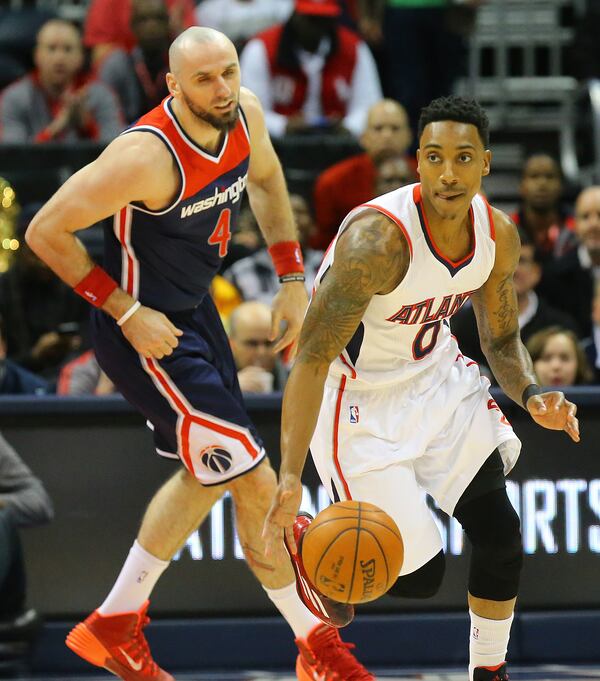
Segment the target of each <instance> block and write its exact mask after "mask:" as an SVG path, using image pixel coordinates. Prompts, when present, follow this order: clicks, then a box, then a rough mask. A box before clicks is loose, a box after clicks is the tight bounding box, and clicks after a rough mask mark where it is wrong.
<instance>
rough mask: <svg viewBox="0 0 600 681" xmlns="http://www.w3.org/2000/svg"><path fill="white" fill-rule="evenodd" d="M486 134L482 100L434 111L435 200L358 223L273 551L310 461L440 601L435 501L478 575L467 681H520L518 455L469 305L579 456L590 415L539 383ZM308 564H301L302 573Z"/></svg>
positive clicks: (412, 201) (333, 259) (316, 353)
mask: <svg viewBox="0 0 600 681" xmlns="http://www.w3.org/2000/svg"><path fill="white" fill-rule="evenodd" d="M487 147H488V120H487V116H486V114H485V112H484V111H483V109H482V108H481V107H480V106H479V105H478V104H477V103H476V102H473V101H470V100H465V99H462V98H459V97H448V98H441V99H437V100H434V101H433V102H432V103H431V104H430V105H429V106H428V107H426V108H425V109H424V110H423V112H422V115H421V119H420V125H419V151H418V156H417V158H418V164H419V173H420V177H421V183H420V184H416V185H411V186H408V187H402V188H401V189H397V190H395V191H392V192H390V193H389V194H385V195H383V196H380V197H378V198H376V199H374V200H373V201H372V202H371V203H369V204H367V205H363V206H359V207H358V208H356V209H354V210H353V211H352V212H351V213H350V214H349V215H348V216H347V217H346V219H345V220H344V221H343V223H342V225H341V226H340V229H339V232H338V235H337V237H336V239H335V240H334V241H333V243H332V244H331V246H330V248H329V250H328V252H327V254H326V257H325V260H324V262H323V265H322V266H321V270H320V272H319V275H318V278H317V284H316V290H315V293H314V295H313V300H312V302H311V305H310V308H309V311H308V313H307V316H306V319H305V321H304V326H303V330H302V332H301V339H300V347H299V354H298V358H297V361H296V364H295V366H294V368H293V370H292V373H291V375H290V378H289V381H288V384H287V388H286V391H285V395H284V403H283V423H282V438H281V445H282V464H281V470H280V475H279V487H278V490H277V493H276V495H275V497H274V500H273V503H272V506H271V510H270V512H269V515H268V516H267V521H266V524H265V536H266V539H267V550H270V548H271V547H273V548H274V547H275V546H276V543H277V542H278V541H280V540H281V533H282V530H283V531H284V532H285V538H286V541H287V544H288V546H289V547H290V550H291V551H292V552H294V551H295V550H296V546H297V542H298V539H299V538H300V537H301V536H302V532H303V530H304V529H306V524H302V523H301V521H300V520H297V521H296V522H295V523H294V518H295V517H296V513H297V511H298V507H299V504H300V499H301V494H302V488H301V484H300V477H301V473H302V469H303V467H304V462H305V459H306V455H307V452H308V449H309V446H310V449H311V452H312V455H313V459H314V461H315V465H316V467H317V470H318V472H319V475H320V476H321V479H322V481H323V483H324V485H325V487H326V488H327V490H328V492H329V495H330V497H331V498H332V499H333V500H336V501H337V500H345V499H358V500H362V501H369V502H372V503H374V504H376V505H377V506H379V507H380V508H382V509H383V510H385V511H386V512H387V513H388V514H390V515H391V516H392V517H393V518H394V520H395V521H396V523H397V524H398V527H399V528H400V530H401V532H402V536H403V538H404V543H405V559H404V565H403V567H402V570H401V573H400V575H399V577H398V580H397V581H396V583H395V585H394V586H393V587H392V589H391V591H390V593H391V595H395V596H411V597H427V596H431V595H433V594H435V592H436V591H437V589H438V588H439V585H440V583H441V580H442V576H443V572H444V556H443V552H442V542H441V538H440V535H439V532H438V530H437V527H436V525H435V523H434V519H433V515H432V513H431V511H430V510H429V508H428V507H427V505H426V503H425V498H424V497H425V494H424V493H425V492H428V493H429V494H430V495H431V496H432V497H433V498H434V499H435V500H436V502H437V503H438V505H439V506H440V507H441V508H442V509H443V510H444V511H446V512H447V513H448V514H450V515H453V516H454V517H456V518H457V519H458V521H459V522H460V523H461V525H462V526H463V528H464V530H465V532H466V534H467V536H468V537H469V539H470V541H471V543H472V546H473V551H472V558H471V567H470V574H469V596H468V601H469V609H470V614H471V635H470V664H469V679H470V681H505V680H506V679H508V673H507V670H506V662H505V658H506V650H507V646H508V639H509V633H510V626H511V622H512V618H513V610H514V605H515V601H516V596H517V591H518V584H519V574H520V568H521V563H522V544H521V535H520V530H519V519H518V516H517V514H516V513H515V510H514V509H513V507H512V505H511V503H510V501H509V499H508V497H507V494H506V488H505V480H504V476H505V474H507V473H508V472H509V471H510V469H511V468H512V467H513V466H514V464H515V461H516V459H517V457H518V456H519V450H520V442H519V440H518V439H517V437H516V435H515V434H514V432H513V430H512V428H511V426H510V424H509V422H508V421H507V420H506V417H505V416H504V415H503V414H502V412H501V411H500V409H499V408H498V405H497V404H496V403H495V402H494V400H493V399H492V398H491V396H490V394H489V392H488V388H489V381H488V380H487V379H486V378H482V377H481V375H480V373H479V369H478V367H477V365H476V363H475V362H472V361H471V360H469V359H468V358H467V357H464V356H463V355H462V354H461V352H460V350H459V348H458V345H457V343H456V339H455V338H454V337H453V336H452V334H451V332H450V324H449V321H450V317H451V316H452V314H454V313H455V312H456V311H457V310H458V309H459V308H460V307H461V305H462V304H464V302H465V301H466V300H467V299H468V298H469V297H470V298H471V300H472V302H473V306H474V308H475V312H476V314H477V323H478V327H479V335H480V339H481V345H482V348H483V350H484V352H485V355H486V357H487V359H488V362H489V365H490V367H491V368H492V370H493V372H494V375H495V376H496V378H497V380H498V383H499V384H500V386H501V387H502V389H503V390H504V392H505V393H506V394H507V395H508V396H509V397H511V398H512V399H513V400H514V401H515V402H516V403H518V404H520V405H522V406H523V407H524V408H525V409H526V410H527V411H528V412H529V413H530V415H531V417H532V418H533V419H534V420H535V421H536V422H537V423H538V424H539V425H541V426H543V427H544V428H549V429H551V430H565V431H566V433H567V434H568V435H569V436H570V437H571V438H572V439H573V440H574V441H575V442H578V441H579V424H578V421H577V418H576V416H575V413H576V407H575V405H574V404H572V403H570V402H568V401H567V400H566V399H565V397H564V395H563V394H562V393H561V392H556V391H552V392H545V391H543V390H542V389H541V388H540V387H539V386H538V385H537V383H536V378H535V375H534V372H533V368H532V364H531V358H530V357H529V355H528V353H527V351H526V350H525V348H524V346H523V344H522V343H521V340H520V337H519V326H518V307H517V301H516V296H515V292H514V288H513V273H514V270H515V267H516V265H517V262H518V259H519V237H518V235H517V230H516V228H515V225H514V224H513V223H512V222H511V221H510V219H509V218H508V217H507V216H506V215H505V214H504V213H502V212H501V211H499V210H496V209H494V208H491V207H490V206H489V205H488V204H487V202H486V200H485V199H484V198H483V197H482V196H481V195H479V194H478V192H479V191H480V188H481V181H482V177H483V176H484V175H487V174H488V173H489V171H490V159H491V154H490V151H488V150H487ZM295 560H296V562H297V561H299V560H300V558H299V557H298V556H296V557H295Z"/></svg>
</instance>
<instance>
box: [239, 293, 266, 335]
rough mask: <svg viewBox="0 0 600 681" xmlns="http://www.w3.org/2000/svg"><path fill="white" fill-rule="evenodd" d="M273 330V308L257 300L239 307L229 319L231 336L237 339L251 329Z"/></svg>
mask: <svg viewBox="0 0 600 681" xmlns="http://www.w3.org/2000/svg"><path fill="white" fill-rule="evenodd" d="M255 326H257V327H261V328H268V329H270V328H271V308H270V307H269V306H268V305H265V304H264V303H261V302H259V301H257V300H251V301H248V302H246V303H242V304H241V305H238V306H237V307H236V308H235V310H234V311H233V312H232V313H231V317H230V318H229V335H230V337H231V338H233V339H235V338H238V337H239V336H240V334H242V335H243V332H244V331H246V330H247V329H248V328H249V327H255Z"/></svg>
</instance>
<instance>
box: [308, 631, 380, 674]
mask: <svg viewBox="0 0 600 681" xmlns="http://www.w3.org/2000/svg"><path fill="white" fill-rule="evenodd" d="M354 648H356V646H355V645H354V643H344V641H342V640H341V639H340V638H339V635H338V633H337V631H336V630H335V629H327V630H325V631H324V632H323V633H322V634H321V633H319V634H318V635H317V636H316V637H315V640H314V647H313V648H312V652H313V655H314V657H315V659H316V662H317V671H318V672H319V673H326V674H328V679H331V681H338V680H339V681H372V679H373V676H372V675H371V674H370V673H369V672H368V671H367V669H365V667H363V666H362V664H360V662H359V661H358V660H357V659H356V658H355V657H354V655H352V654H351V653H350V651H351V650H352V649H354Z"/></svg>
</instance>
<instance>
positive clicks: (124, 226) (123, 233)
mask: <svg viewBox="0 0 600 681" xmlns="http://www.w3.org/2000/svg"><path fill="white" fill-rule="evenodd" d="M128 217H129V208H128V206H125V208H121V210H120V211H119V218H118V219H119V241H120V242H121V248H122V249H123V251H124V253H125V273H124V275H123V274H122V275H121V282H123V281H124V282H125V285H124V287H123V288H124V289H125V291H126V292H127V293H128V294H129V295H130V296H131V295H133V269H134V267H135V263H134V260H133V256H132V255H131V250H130V247H129V243H128V242H130V240H131V231H130V230H131V221H130V220H128ZM128 223H129V225H128ZM128 229H129V233H128Z"/></svg>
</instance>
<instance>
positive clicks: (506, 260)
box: [472, 209, 579, 442]
mask: <svg viewBox="0 0 600 681" xmlns="http://www.w3.org/2000/svg"><path fill="white" fill-rule="evenodd" d="M493 213H494V225H495V227H496V261H495V263H494V267H493V269H492V272H491V274H490V276H489V278H488V280H487V281H486V282H485V284H484V285H483V286H482V287H481V288H480V289H479V290H478V291H477V292H476V293H475V294H474V295H473V297H472V300H473V308H474V310H475V316H476V317H477V328H478V330H479V339H480V342H481V349H482V350H483V353H484V354H485V356H486V358H487V361H488V363H489V366H490V368H491V370H492V371H493V373H494V376H495V377H496V380H497V381H498V383H499V384H500V387H501V388H502V390H504V392H505V393H506V394H507V395H508V396H509V397H510V398H511V399H513V400H514V401H515V402H516V403H517V404H519V405H521V406H525V408H526V409H527V411H529V413H530V414H531V416H532V417H533V419H534V420H535V421H536V422H537V423H539V424H540V425H542V426H544V427H545V428H550V429H552V430H565V431H566V432H567V433H568V434H569V435H570V437H571V438H572V439H573V440H575V441H576V442H577V441H579V425H578V422H577V419H576V418H575V411H576V407H575V405H574V404H572V403H571V402H568V401H567V400H566V399H565V397H564V395H563V394H562V393H560V392H556V391H555V392H546V393H542V394H541V395H532V396H530V397H529V399H528V400H527V404H526V405H522V401H521V400H522V396H523V391H524V390H525V388H527V387H528V386H530V385H532V384H534V385H535V384H536V383H537V379H536V376H535V373H534V371H533V364H532V361H531V357H530V356H529V353H528V352H527V350H526V349H525V346H524V345H523V343H522V341H521V335H520V331H519V308H518V304H517V295H516V293H515V289H514V285H513V275H514V271H515V269H516V267H517V263H518V261H519V254H520V250H521V248H520V243H519V235H518V233H517V228H516V226H515V225H514V223H513V222H512V221H511V220H510V219H509V218H508V217H507V216H506V215H505V214H504V213H502V212H501V211H499V210H496V209H493Z"/></svg>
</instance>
